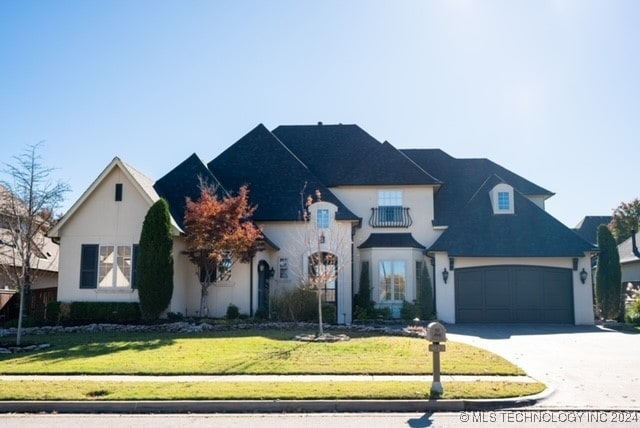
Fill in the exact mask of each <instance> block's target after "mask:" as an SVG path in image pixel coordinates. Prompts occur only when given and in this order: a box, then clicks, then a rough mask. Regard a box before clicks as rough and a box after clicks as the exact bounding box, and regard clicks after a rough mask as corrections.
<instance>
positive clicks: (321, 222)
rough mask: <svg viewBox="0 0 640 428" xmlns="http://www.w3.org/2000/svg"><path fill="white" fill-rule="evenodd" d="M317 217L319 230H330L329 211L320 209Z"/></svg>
mask: <svg viewBox="0 0 640 428" xmlns="http://www.w3.org/2000/svg"><path fill="white" fill-rule="evenodd" d="M317 215H318V229H328V228H329V210H327V209H319V210H318V214H317Z"/></svg>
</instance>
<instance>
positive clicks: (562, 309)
mask: <svg viewBox="0 0 640 428" xmlns="http://www.w3.org/2000/svg"><path fill="white" fill-rule="evenodd" d="M455 302H456V303H455V310H456V322H457V323H570V324H573V323H574V316H573V285H572V271H571V270H570V269H561V268H550V267H540V266H487V267H478V268H464V269H456V270H455Z"/></svg>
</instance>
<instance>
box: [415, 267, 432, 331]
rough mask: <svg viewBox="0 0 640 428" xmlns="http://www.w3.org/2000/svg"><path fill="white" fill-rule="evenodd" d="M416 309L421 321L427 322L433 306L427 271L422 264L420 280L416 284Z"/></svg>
mask: <svg viewBox="0 0 640 428" xmlns="http://www.w3.org/2000/svg"><path fill="white" fill-rule="evenodd" d="M417 300H418V307H419V308H420V317H421V318H422V319H423V320H429V319H431V317H432V316H433V313H434V310H435V308H434V305H433V288H432V287H431V278H430V276H429V269H427V265H426V264H425V263H423V264H422V270H421V271H420V278H419V282H418V299H417Z"/></svg>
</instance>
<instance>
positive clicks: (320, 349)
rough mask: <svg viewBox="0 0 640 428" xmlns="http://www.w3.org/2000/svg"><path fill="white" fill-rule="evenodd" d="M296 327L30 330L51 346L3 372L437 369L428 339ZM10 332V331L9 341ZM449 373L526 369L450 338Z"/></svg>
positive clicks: (445, 359) (13, 359)
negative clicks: (342, 336) (317, 334)
mask: <svg viewBox="0 0 640 428" xmlns="http://www.w3.org/2000/svg"><path fill="white" fill-rule="evenodd" d="M301 333H308V332H302V331H291V330H286V331H285V330H232V331H228V332H210V333H200V334H198V335H194V334H168V333H96V334H60V335H52V336H48V337H44V336H27V337H25V338H24V339H23V340H24V341H25V342H31V343H50V344H51V345H52V346H51V348H50V349H46V350H42V351H38V352H33V353H27V354H8V355H0V374H139V375H143V374H146V375H189V374H192V375H196V374H203V375H220V374H225V375H230V374H407V375H411V374H415V375H419V374H431V369H432V361H431V354H430V353H429V352H427V345H428V342H427V341H426V340H424V339H418V338H408V337H395V336H375V335H366V334H355V333H353V332H350V333H349V334H350V335H351V336H352V339H351V340H350V341H348V342H338V343H308V342H297V341H293V340H291V339H292V338H293V337H295V335H296V334H301ZM6 339H7V338H5V341H6ZM446 346H447V350H446V352H445V353H444V354H442V358H441V359H442V373H443V374H451V375H453V374H460V375H522V374H525V373H524V372H523V371H522V370H521V369H520V368H519V367H517V366H515V365H513V364H511V363H509V362H508V361H506V360H505V359H503V358H502V357H499V356H497V355H495V354H492V353H490V352H487V351H484V350H482V349H479V348H475V347H473V346H470V345H465V344H462V343H455V342H447V344H446Z"/></svg>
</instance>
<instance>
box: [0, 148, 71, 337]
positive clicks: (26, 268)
mask: <svg viewBox="0 0 640 428" xmlns="http://www.w3.org/2000/svg"><path fill="white" fill-rule="evenodd" d="M40 146H41V143H39V144H34V145H30V146H27V148H26V149H25V150H24V151H23V153H22V154H20V155H18V156H15V157H14V158H13V160H14V163H12V164H5V165H4V169H3V172H4V174H5V175H6V176H7V177H8V179H7V180H2V182H0V184H1V186H2V189H0V190H1V194H0V198H1V200H0V209H1V210H2V214H1V215H2V222H3V226H5V227H4V228H3V233H4V234H6V235H7V238H4V237H3V241H8V242H7V245H2V247H1V248H2V256H3V259H5V260H8V261H9V262H8V263H5V262H4V261H3V262H2V263H0V266H2V269H3V271H4V274H5V276H6V277H7V278H8V279H9V280H10V281H11V282H12V283H13V285H14V287H15V288H16V289H17V290H18V292H19V294H20V311H19V314H18V330H17V334H16V345H18V346H19V345H20V341H21V336H22V323H23V319H24V316H25V311H26V305H25V303H26V302H25V299H26V296H27V295H28V294H29V292H30V290H31V286H32V285H33V283H34V282H35V281H36V279H37V273H38V267H39V266H38V264H39V263H41V260H42V259H41V258H40V257H38V254H39V248H41V247H42V245H43V243H44V239H45V236H46V233H47V232H48V231H49V229H50V228H51V227H52V225H53V224H52V222H51V218H52V213H53V212H54V210H55V209H57V208H58V207H59V206H60V204H61V203H62V200H63V198H64V194H65V193H66V192H68V191H69V186H68V185H67V184H66V183H63V182H61V181H55V182H54V181H52V179H51V174H52V172H53V169H52V168H48V167H45V166H44V165H43V164H42V161H41V157H40V155H39V153H38V151H39V150H40Z"/></svg>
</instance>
